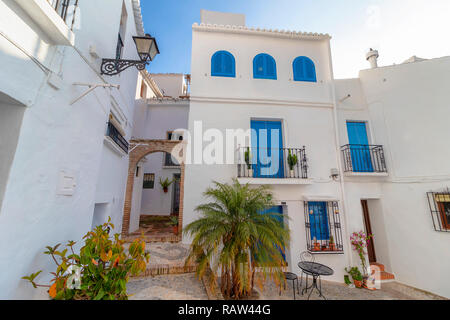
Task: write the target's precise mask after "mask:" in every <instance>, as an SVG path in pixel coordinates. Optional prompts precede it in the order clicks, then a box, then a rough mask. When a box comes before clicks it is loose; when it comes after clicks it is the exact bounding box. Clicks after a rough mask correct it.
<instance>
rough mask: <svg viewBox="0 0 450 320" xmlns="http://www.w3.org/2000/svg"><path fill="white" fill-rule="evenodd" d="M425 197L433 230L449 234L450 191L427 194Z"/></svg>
mask: <svg viewBox="0 0 450 320" xmlns="http://www.w3.org/2000/svg"><path fill="white" fill-rule="evenodd" d="M427 197H428V204H429V206H430V213H431V219H432V220H433V226H434V230H436V231H439V232H450V189H449V188H447V189H445V190H443V191H442V192H428V193H427Z"/></svg>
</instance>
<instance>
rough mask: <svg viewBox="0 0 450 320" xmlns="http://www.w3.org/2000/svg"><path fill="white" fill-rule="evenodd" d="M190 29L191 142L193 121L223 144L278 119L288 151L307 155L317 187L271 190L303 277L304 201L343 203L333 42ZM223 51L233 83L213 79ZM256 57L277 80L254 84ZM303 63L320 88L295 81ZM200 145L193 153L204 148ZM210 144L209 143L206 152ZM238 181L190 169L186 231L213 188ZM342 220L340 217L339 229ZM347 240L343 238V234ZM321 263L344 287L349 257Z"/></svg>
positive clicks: (293, 263) (233, 171)
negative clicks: (336, 173) (232, 64)
mask: <svg viewBox="0 0 450 320" xmlns="http://www.w3.org/2000/svg"><path fill="white" fill-rule="evenodd" d="M193 29H194V31H193V45H192V57H193V58H192V68H191V72H192V85H191V96H192V98H191V107H190V113H189V131H190V133H191V135H192V134H193V130H194V123H195V122H196V121H202V126H203V131H206V130H207V129H210V128H215V129H218V130H219V131H220V132H222V133H223V136H224V137H225V132H226V129H244V130H247V129H250V122H251V119H255V118H257V119H278V120H281V121H282V128H283V129H282V130H283V138H284V146H285V147H292V148H301V147H303V146H305V147H306V153H307V157H308V164H309V177H310V178H311V179H312V183H311V184H310V185H272V191H273V193H274V195H275V199H276V201H277V202H278V203H281V202H285V203H286V204H285V205H284V210H285V214H286V215H287V216H289V219H290V220H289V221H288V222H287V223H288V225H289V227H290V229H291V236H292V240H291V243H290V250H289V252H288V255H287V257H288V263H289V266H290V268H291V269H292V270H293V271H294V272H296V273H298V274H299V273H300V270H299V268H298V267H297V263H298V262H299V260H300V253H301V252H302V251H305V250H306V249H307V246H306V229H305V220H304V207H303V201H304V197H305V196H316V197H330V198H333V199H340V197H341V196H340V195H341V192H340V186H339V183H338V182H334V181H333V180H332V179H330V170H331V169H332V168H337V167H338V163H337V159H338V158H337V157H338V153H337V146H336V144H335V138H334V137H335V129H334V118H333V96H332V90H331V83H332V82H331V78H332V73H331V61H330V57H329V51H328V45H329V44H328V40H319V41H313V40H299V39H287V38H283V37H277V35H276V34H272V35H267V34H266V35H265V36H264V35H261V34H257V35H251V34H242V33H233V32H230V33H221V32H214V30H212V29H210V30H209V31H208V32H204V31H203V30H198V29H196V27H195V26H194V28H193ZM219 50H227V51H230V52H231V53H232V54H233V55H234V57H235V59H236V78H221V77H211V56H212V55H213V54H214V53H215V52H216V51H219ZM259 53H268V54H270V55H272V56H273V57H274V59H275V60H276V62H277V77H278V80H275V81H274V80H261V79H253V58H254V56H256V55H257V54H259ZM303 55H305V56H308V57H310V58H311V59H312V60H313V61H314V62H315V64H316V69H317V79H318V82H317V83H306V82H294V81H292V79H293V74H292V62H293V60H294V59H295V58H296V57H298V56H303ZM196 141H197V140H195V141H194V142H193V145H192V146H191V150H195V149H196V148H199V146H197V145H196V143H197V142H196ZM208 144H209V143H207V142H205V143H204V144H203V146H206V145H208ZM236 147H237V146H236ZM242 147H244V146H242ZM224 148H225V147H224ZM224 152H225V150H224ZM236 177H237V165H223V164H213V165H206V164H203V165H201V164H191V165H188V166H187V167H186V183H185V194H184V199H185V200H184V219H183V225H184V226H186V225H187V224H189V223H190V222H192V221H194V220H196V219H197V218H198V213H197V212H195V211H194V210H195V207H196V206H197V205H199V204H201V203H204V202H206V201H207V199H205V198H204V197H203V195H202V193H203V192H204V191H205V190H206V188H207V187H209V186H212V182H213V181H219V182H226V183H230V182H232V179H233V178H236ZM344 217H345V213H344V210H342V211H341V219H342V221H343V219H344ZM343 225H345V224H344V223H343ZM342 234H343V237H344V238H346V229H345V226H344V228H343V230H342ZM183 241H184V242H187V243H188V242H189V241H190V239H188V238H186V237H185V238H184V239H183ZM316 261H318V262H322V263H325V264H328V265H330V266H332V267H333V269H334V270H335V275H333V277H330V278H329V280H331V279H332V280H335V281H340V282H342V281H343V271H344V268H345V267H346V266H348V251H347V250H346V252H345V254H344V255H325V254H322V255H317V257H316Z"/></svg>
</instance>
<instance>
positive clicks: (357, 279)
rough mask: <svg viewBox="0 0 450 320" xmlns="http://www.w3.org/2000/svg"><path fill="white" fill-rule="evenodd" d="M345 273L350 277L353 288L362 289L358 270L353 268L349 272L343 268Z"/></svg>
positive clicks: (360, 275)
mask: <svg viewBox="0 0 450 320" xmlns="http://www.w3.org/2000/svg"><path fill="white" fill-rule="evenodd" d="M345 271H346V272H347V273H348V274H349V275H350V276H351V277H352V279H353V283H354V284H355V287H357V288H362V285H363V276H362V274H361V271H359V268H358V267H353V268H351V269H350V270H348V269H347V268H345Z"/></svg>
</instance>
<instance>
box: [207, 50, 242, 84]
mask: <svg viewBox="0 0 450 320" xmlns="http://www.w3.org/2000/svg"><path fill="white" fill-rule="evenodd" d="M211 76H213V77H230V78H234V77H236V61H235V60H234V56H233V55H232V54H231V53H229V52H228V51H217V52H216V53H214V55H213V56H212V58H211Z"/></svg>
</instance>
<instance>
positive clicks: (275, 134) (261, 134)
mask: <svg viewBox="0 0 450 320" xmlns="http://www.w3.org/2000/svg"><path fill="white" fill-rule="evenodd" d="M251 129H252V148H251V149H252V150H251V153H252V164H253V171H254V177H255V178H284V161H283V159H284V157H283V135H282V130H281V122H280V121H260V120H258V121H256V120H252V121H251Z"/></svg>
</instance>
